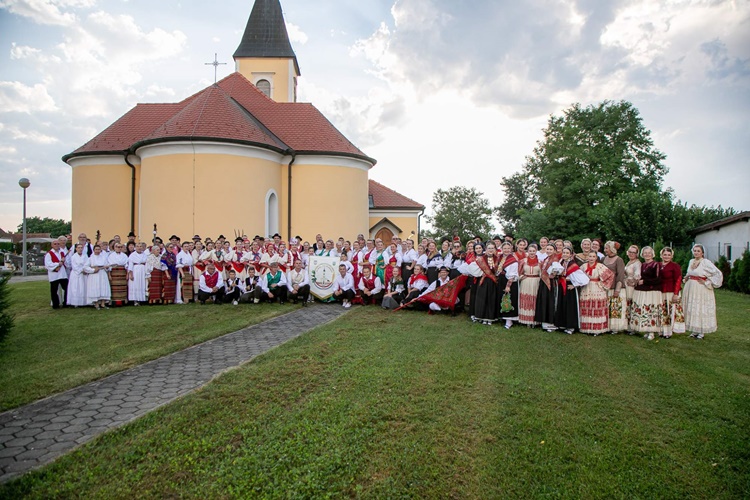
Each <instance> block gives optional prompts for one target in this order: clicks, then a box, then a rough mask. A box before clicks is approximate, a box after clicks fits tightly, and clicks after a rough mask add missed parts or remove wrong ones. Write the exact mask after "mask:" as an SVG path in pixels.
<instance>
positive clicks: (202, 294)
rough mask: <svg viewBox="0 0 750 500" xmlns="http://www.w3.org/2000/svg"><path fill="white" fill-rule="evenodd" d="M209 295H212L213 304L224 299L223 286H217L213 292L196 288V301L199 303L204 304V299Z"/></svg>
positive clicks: (209, 296) (219, 302)
mask: <svg viewBox="0 0 750 500" xmlns="http://www.w3.org/2000/svg"><path fill="white" fill-rule="evenodd" d="M211 297H213V299H214V304H221V302H222V300H223V299H224V288H223V287H222V288H219V289H218V290H217V291H216V292H215V293H210V292H204V291H203V290H198V301H199V302H200V303H201V304H205V303H206V301H207V300H208V299H209V298H211Z"/></svg>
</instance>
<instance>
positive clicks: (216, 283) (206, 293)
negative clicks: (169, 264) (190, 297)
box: [191, 269, 224, 304]
mask: <svg viewBox="0 0 750 500" xmlns="http://www.w3.org/2000/svg"><path fill="white" fill-rule="evenodd" d="M199 283H200V284H199V288H198V301H199V302H200V303H201V304H205V303H206V301H207V300H208V299H212V300H213V302H214V304H221V303H222V301H223V299H224V278H222V276H221V272H219V270H218V269H215V270H214V272H213V273H209V272H208V271H206V272H204V273H202V274H201V277H200V282H199ZM191 287H192V284H191Z"/></svg>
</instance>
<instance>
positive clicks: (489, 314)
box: [461, 255, 500, 325]
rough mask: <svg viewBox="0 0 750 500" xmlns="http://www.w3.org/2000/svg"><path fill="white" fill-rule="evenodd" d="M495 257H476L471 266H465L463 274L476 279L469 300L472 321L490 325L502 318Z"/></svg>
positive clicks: (462, 270)
mask: <svg viewBox="0 0 750 500" xmlns="http://www.w3.org/2000/svg"><path fill="white" fill-rule="evenodd" d="M495 259H496V257H495V256H490V255H476V257H475V259H474V261H473V262H472V263H471V264H464V267H463V268H462V269H461V273H462V274H468V275H469V276H472V277H473V278H474V283H473V284H472V286H471V298H470V300H469V316H470V318H471V320H472V321H475V322H476V321H479V322H482V323H483V324H485V325H489V324H492V323H494V322H495V321H497V318H498V317H499V316H500V297H499V296H498V294H497V290H498V287H497V283H498V279H497V272H498V269H497V261H496V260H495Z"/></svg>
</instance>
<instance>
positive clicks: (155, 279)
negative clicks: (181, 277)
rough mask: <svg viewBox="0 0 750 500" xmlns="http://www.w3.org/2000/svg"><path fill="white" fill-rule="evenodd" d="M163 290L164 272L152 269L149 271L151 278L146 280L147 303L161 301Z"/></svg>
mask: <svg viewBox="0 0 750 500" xmlns="http://www.w3.org/2000/svg"><path fill="white" fill-rule="evenodd" d="M163 290H164V274H163V273H162V272H161V271H159V270H157V269H154V270H153V271H151V279H150V281H149V282H148V303H149V304H158V303H161V296H162V292H163Z"/></svg>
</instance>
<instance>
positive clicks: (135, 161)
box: [62, 0, 425, 241]
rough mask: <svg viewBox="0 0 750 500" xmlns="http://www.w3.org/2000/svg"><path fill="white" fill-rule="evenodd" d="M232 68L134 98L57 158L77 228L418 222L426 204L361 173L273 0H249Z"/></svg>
mask: <svg viewBox="0 0 750 500" xmlns="http://www.w3.org/2000/svg"><path fill="white" fill-rule="evenodd" d="M234 61H235V72H234V73H232V74H231V75H229V76H227V77H226V78H224V79H222V80H220V81H218V82H216V83H215V84H213V85H210V86H209V87H207V88H205V89H203V90H201V91H200V92H198V93H196V94H194V95H192V96H190V97H188V98H186V99H184V100H182V101H180V102H177V103H158V104H138V105H136V106H135V107H134V108H133V109H131V110H130V111H128V112H127V113H125V115H123V116H122V117H121V118H120V119H118V120H117V121H116V122H114V123H113V124H112V125H110V126H109V127H108V128H106V129H105V130H104V131H103V132H101V133H100V134H99V135H97V136H96V137H94V138H93V139H91V140H90V141H89V142H87V143H86V144H84V145H83V146H81V147H80V148H78V149H76V150H75V151H73V152H72V153H70V154H67V155H65V156H64V157H63V158H62V159H63V161H65V162H66V163H68V164H69V165H70V166H71V167H72V171H73V182H72V185H73V188H72V189H73V192H72V200H73V202H72V203H73V213H72V222H73V233H74V234H76V233H79V232H86V233H87V234H89V235H93V234H94V233H96V231H101V234H102V235H103V236H104V237H107V238H111V237H112V236H113V235H114V234H121V235H123V236H124V234H127V232H128V231H134V232H135V234H136V235H137V236H138V238H139V239H140V240H142V241H150V240H151V237H152V232H153V228H154V224H156V225H157V226H158V231H159V235H161V236H162V237H164V236H168V235H171V234H177V235H179V236H180V237H181V238H182V239H183V240H184V239H190V238H191V237H192V236H193V235H194V234H199V235H201V236H203V237H207V236H210V237H212V238H215V237H216V236H218V235H219V234H224V235H226V236H230V235H231V236H234V235H235V233H237V232H240V231H242V232H244V233H245V234H248V235H250V237H252V236H253V235H255V234H262V235H264V236H270V235H273V234H274V233H277V232H278V233H280V234H281V235H282V236H283V237H284V238H286V239H288V238H290V237H293V236H297V235H299V236H301V237H302V238H303V239H306V240H311V239H313V238H314V236H315V234H316V233H321V234H323V236H324V237H327V238H337V237H339V236H344V237H345V238H347V239H350V238H354V237H355V236H356V235H357V234H359V233H363V234H365V235H368V234H369V236H370V237H375V236H376V235H378V236H380V237H382V238H383V239H384V240H386V241H388V240H390V238H391V236H393V235H396V236H401V237H402V238H406V237H409V236H410V235H414V237H417V236H418V233H419V218H420V216H421V214H422V212H423V211H424V208H425V207H424V206H423V205H422V204H420V203H418V202H416V201H414V200H411V199H409V198H407V197H405V196H403V195H401V194H399V193H397V192H395V191H393V190H392V189H390V188H388V187H386V186H383V185H382V184H379V183H377V182H375V181H372V180H369V178H368V173H369V170H370V169H371V168H373V167H374V166H375V163H376V161H375V159H373V158H371V157H369V156H367V155H366V154H365V153H364V152H362V151H361V150H360V149H359V148H358V147H357V146H355V145H354V144H353V143H352V142H351V141H349V140H348V139H347V138H346V137H345V136H344V135H343V134H342V133H341V132H339V131H338V130H337V129H336V127H335V126H334V125H333V124H332V123H331V122H330V121H328V120H327V119H326V117H325V116H323V114H322V113H321V112H320V111H318V109H316V108H315V107H314V106H313V105H312V104H309V103H300V102H297V79H298V78H299V76H300V68H299V64H298V62H297V57H296V55H295V53H294V51H293V50H292V46H291V43H290V42H289V36H288V34H287V30H286V26H285V24H284V18H283V14H282V11H281V5H280V3H279V0H256V1H255V4H254V5H253V9H252V12H251V14H250V18H249V20H248V22H247V27H246V28H245V32H244V35H243V37H242V40H241V41H240V44H239V46H238V48H237V50H236V51H235V53H234Z"/></svg>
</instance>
